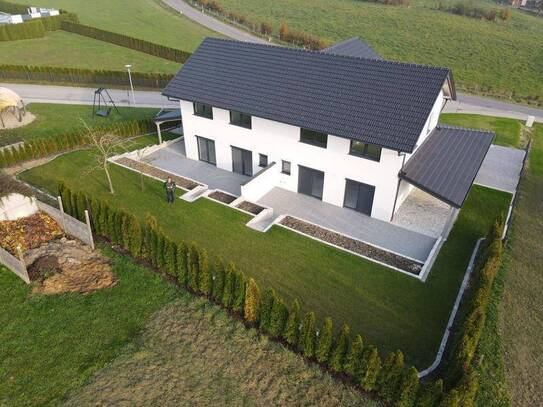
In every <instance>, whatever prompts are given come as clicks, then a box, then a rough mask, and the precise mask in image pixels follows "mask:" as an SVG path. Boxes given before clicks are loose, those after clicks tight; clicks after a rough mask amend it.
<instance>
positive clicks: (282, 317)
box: [270, 297, 288, 338]
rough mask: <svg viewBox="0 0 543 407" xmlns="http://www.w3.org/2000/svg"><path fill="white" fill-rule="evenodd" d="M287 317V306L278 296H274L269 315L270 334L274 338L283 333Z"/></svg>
mask: <svg viewBox="0 0 543 407" xmlns="http://www.w3.org/2000/svg"><path fill="white" fill-rule="evenodd" d="M287 318H288V308H287V306H286V305H285V303H284V302H283V300H281V299H280V298H278V297H276V298H275V300H274V302H273V306H272V312H271V317H270V335H271V336H273V337H274V338H278V337H280V336H281V335H282V334H283V331H284V330H285V324H286V323H287Z"/></svg>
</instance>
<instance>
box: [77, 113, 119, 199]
mask: <svg viewBox="0 0 543 407" xmlns="http://www.w3.org/2000/svg"><path fill="white" fill-rule="evenodd" d="M83 124H84V126H85V128H86V129H87V134H86V137H87V139H88V143H89V145H90V146H91V147H92V148H91V151H92V154H93V155H94V157H95V162H96V165H95V166H93V167H91V168H89V170H88V172H92V171H94V170H97V169H100V170H103V171H104V172H105V173H106V178H107V182H108V185H109V192H111V193H112V194H114V193H115V190H114V189H113V182H112V181H111V174H110V173H109V158H110V157H111V156H113V155H114V153H115V152H116V150H118V149H119V148H121V147H123V146H124V144H125V142H126V140H125V139H122V138H120V137H119V136H117V135H115V134H112V133H103V132H101V131H100V130H99V129H92V128H90V127H89V126H87V123H85V122H84V121H83Z"/></svg>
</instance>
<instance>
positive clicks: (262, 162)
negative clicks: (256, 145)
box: [258, 154, 268, 167]
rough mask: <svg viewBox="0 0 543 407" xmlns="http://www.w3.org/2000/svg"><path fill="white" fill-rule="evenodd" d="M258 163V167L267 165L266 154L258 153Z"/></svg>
mask: <svg viewBox="0 0 543 407" xmlns="http://www.w3.org/2000/svg"><path fill="white" fill-rule="evenodd" d="M258 165H259V166H260V167H267V166H268V156H267V155H265V154H259V155H258Z"/></svg>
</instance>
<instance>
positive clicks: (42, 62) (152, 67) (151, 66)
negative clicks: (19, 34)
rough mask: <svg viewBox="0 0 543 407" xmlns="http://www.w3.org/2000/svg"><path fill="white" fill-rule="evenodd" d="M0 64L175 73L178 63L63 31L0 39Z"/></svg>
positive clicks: (179, 65)
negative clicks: (38, 35) (129, 69)
mask: <svg viewBox="0 0 543 407" xmlns="http://www.w3.org/2000/svg"><path fill="white" fill-rule="evenodd" d="M0 64H12V65H34V66H54V67H66V68H83V69H89V68H91V69H103V70H112V71H124V70H126V69H125V67H124V66H125V64H132V65H133V70H134V71H136V72H164V73H175V72H177V71H178V70H179V68H180V67H181V64H179V63H177V62H173V61H168V60H166V59H163V58H158V57H154V56H152V55H148V54H144V53H143V52H138V51H134V50H131V49H128V48H124V47H119V46H117V45H113V44H109V43H107V42H103V41H97V40H94V39H92V38H88V37H83V36H81V35H77V34H72V33H67V32H64V31H54V32H48V33H47V34H46V36H45V37H43V38H35V39H30V40H19V41H5V42H0Z"/></svg>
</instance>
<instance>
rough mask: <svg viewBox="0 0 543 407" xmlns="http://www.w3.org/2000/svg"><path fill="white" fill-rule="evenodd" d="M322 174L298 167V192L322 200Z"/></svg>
mask: <svg viewBox="0 0 543 407" xmlns="http://www.w3.org/2000/svg"><path fill="white" fill-rule="evenodd" d="M323 188H324V172H322V171H318V170H314V169H312V168H308V167H304V166H302V165H299V166H298V192H300V193H302V194H305V195H309V196H312V197H314V198H317V199H320V200H322V190H323Z"/></svg>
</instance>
